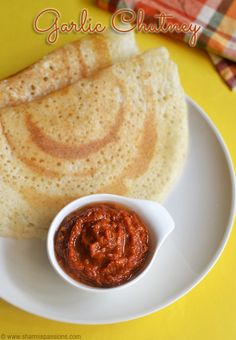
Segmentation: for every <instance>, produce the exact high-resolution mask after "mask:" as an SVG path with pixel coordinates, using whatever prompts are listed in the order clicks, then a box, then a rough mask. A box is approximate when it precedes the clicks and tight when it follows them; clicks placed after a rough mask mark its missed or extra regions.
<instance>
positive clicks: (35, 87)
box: [0, 30, 138, 108]
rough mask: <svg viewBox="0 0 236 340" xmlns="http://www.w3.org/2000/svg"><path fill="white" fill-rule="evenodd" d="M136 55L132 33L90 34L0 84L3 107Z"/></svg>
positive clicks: (60, 86)
mask: <svg viewBox="0 0 236 340" xmlns="http://www.w3.org/2000/svg"><path fill="white" fill-rule="evenodd" d="M137 52H138V50H137V47H136V43H135V38H134V33H133V32H129V33H126V34H118V33H116V32H114V31H111V30H110V31H108V32H107V33H104V34H97V35H95V34H90V35H89V34H88V35H86V36H85V37H84V38H82V39H80V40H77V41H74V42H71V43H68V44H66V45H65V46H64V47H61V48H59V49H56V50H55V51H53V52H52V53H50V54H48V55H46V56H45V57H44V58H42V59H41V60H39V61H38V62H36V63H35V64H33V65H32V66H30V67H28V68H26V69H25V70H23V71H21V72H19V73H17V74H16V75H13V76H12V77H10V78H8V79H5V80H2V81H0V108H3V107H5V106H11V105H16V104H19V103H23V102H27V101H31V100H33V99H34V98H38V97H41V96H44V95H46V94H48V93H51V92H53V91H55V90H58V89H61V88H63V87H65V86H67V85H70V84H73V83H74V82H76V81H78V80H79V79H82V78H84V77H87V76H89V75H91V74H93V73H94V72H96V71H97V70H100V69H102V68H104V67H107V66H110V65H112V64H113V63H115V62H119V61H122V60H125V59H127V58H129V57H130V56H132V55H134V54H137Z"/></svg>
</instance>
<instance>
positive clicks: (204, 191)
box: [0, 99, 235, 324]
mask: <svg viewBox="0 0 236 340" xmlns="http://www.w3.org/2000/svg"><path fill="white" fill-rule="evenodd" d="M188 105H189V130H190V133H189V135H190V138H189V154H188V158H187V162H186V165H185V168H184V171H183V174H182V176H181V178H180V180H179V181H178V183H177V185H176V186H175V188H174V190H173V191H172V193H171V194H170V195H169V197H168V199H167V201H166V202H165V206H166V207H167V208H168V209H169V211H170V213H171V214H172V216H173V217H174V220H175V222H176V228H175V230H174V232H173V233H172V234H171V236H170V237H169V239H168V240H167V241H166V243H165V244H164V245H163V247H162V248H161V249H160V252H159V254H158V256H157V259H156V261H155V263H154V264H153V266H152V268H151V269H150V271H149V272H148V273H147V275H146V277H144V278H143V279H142V280H140V281H138V283H136V284H135V285H133V286H131V287H130V288H127V289H125V290H121V291H117V292H104V293H99V294H98V293H97V294H96V293H91V292H85V291H80V290H79V289H77V288H75V287H72V286H71V285H69V284H67V283H66V282H64V281H63V280H62V279H61V278H60V277H59V276H58V275H57V274H56V272H54V270H53V269H52V268H51V266H50V264H49V261H48V258H47V255H46V245H45V243H44V242H42V241H37V240H33V241H32V240H24V241H21V240H13V239H4V238H0V278H1V279H0V296H1V297H2V298H3V299H5V300H6V301H8V302H10V303H12V304H13V305H15V306H17V307H19V308H22V309H24V310H26V311H28V312H31V313H33V314H37V315H40V316H43V317H46V318H49V319H53V320H58V321H66V322H72V323H81V324H101V323H113V322H120V321H125V320H130V319H134V318H137V317H140V316H144V315H146V314H149V313H152V312H154V311H157V310H159V309H161V308H163V307H165V306H167V305H169V304H170V303H172V302H173V301H175V300H177V299H178V298H180V297H181V296H183V295H184V294H185V293H186V292H188V291H189V290H190V289H191V288H193V287H194V286H195V285H196V284H197V283H198V282H199V281H200V280H201V279H202V278H203V277H204V276H205V275H206V274H207V272H208V271H209V270H210V269H211V268H212V266H213V265H214V263H215V262H216V260H217V259H218V257H219V255H220V253H221V252H222V250H223V248H224V245H225V244H226V241H227V238H228V236H229V233H230V230H231V226H232V222H233V215H234V208H235V196H234V191H235V190H234V189H235V187H234V172H233V167H232V163H231V160H230V157H229V154H228V151H227V149H226V147H225V145H224V142H223V141H222V139H221V137H220V135H219V133H218V132H217V130H216V128H215V127H214V126H213V124H212V123H211V122H210V120H209V118H208V117H207V116H206V115H205V114H204V113H203V111H202V110H201V109H200V108H199V107H198V106H197V105H196V104H195V103H194V102H193V101H192V100H190V99H188Z"/></svg>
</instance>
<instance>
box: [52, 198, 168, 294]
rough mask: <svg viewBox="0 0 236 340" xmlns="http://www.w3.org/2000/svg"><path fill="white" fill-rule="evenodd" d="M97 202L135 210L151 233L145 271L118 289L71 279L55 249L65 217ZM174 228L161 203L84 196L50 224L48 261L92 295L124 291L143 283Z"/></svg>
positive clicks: (61, 274) (70, 279)
mask: <svg viewBox="0 0 236 340" xmlns="http://www.w3.org/2000/svg"><path fill="white" fill-rule="evenodd" d="M95 202H114V203H118V204H121V205H123V206H125V207H127V208H129V209H131V210H133V211H135V212H136V213H137V214H138V215H139V216H140V218H141V219H142V220H143V221H144V223H145V224H146V226H147V228H148V230H149V234H150V245H149V246H150V249H149V253H148V257H147V259H146V261H145V265H144V267H143V268H142V270H141V271H140V272H139V273H138V274H137V276H135V277H134V278H133V279H131V280H130V281H128V282H126V283H124V284H122V285H120V286H116V287H111V288H100V287H92V286H89V285H86V284H84V283H82V282H78V281H76V280H74V279H73V278H72V277H71V276H69V275H68V274H67V273H66V272H65V271H64V270H63V269H62V267H61V266H60V265H59V263H58V261H57V258H56V255H55V250H54V237H55V233H56V231H57V230H58V228H59V226H60V224H61V222H62V221H63V220H64V218H65V217H66V216H68V215H69V214H70V213H72V212H73V211H75V210H77V209H79V208H82V207H83V206H86V205H88V204H91V203H95ZM173 229H174V221H173V219H172V217H171V216H170V214H169V213H168V211H167V210H166V209H165V208H164V207H163V206H162V205H161V204H159V203H157V202H154V201H149V200H139V199H133V198H127V197H123V196H117V195H110V194H96V195H90V196H84V197H81V198H79V199H76V200H75V201H73V202H71V203H69V204H68V205H66V206H65V207H64V208H63V209H62V210H61V211H59V213H58V214H57V215H56V216H55V218H54V220H53V221H52V223H51V226H50V228H49V231H48V237H47V251H48V257H49V260H50V262H51V264H52V266H53V267H54V269H55V270H56V272H57V273H58V274H59V275H60V276H61V277H62V278H63V279H64V280H65V281H67V282H69V283H70V284H72V285H73V286H75V287H77V288H80V289H84V290H87V291H90V292H104V291H111V290H112V291H114V290H118V289H124V288H126V287H129V286H131V285H133V284H134V283H136V282H137V281H138V280H140V279H141V278H142V277H143V276H144V275H145V274H146V272H147V271H148V269H149V268H150V266H151V265H152V263H153V261H154V258H155V257H156V255H157V253H158V250H159V249H160V247H161V246H162V244H163V242H164V241H165V239H166V238H167V236H168V235H169V234H170V233H171V232H172V231H173Z"/></svg>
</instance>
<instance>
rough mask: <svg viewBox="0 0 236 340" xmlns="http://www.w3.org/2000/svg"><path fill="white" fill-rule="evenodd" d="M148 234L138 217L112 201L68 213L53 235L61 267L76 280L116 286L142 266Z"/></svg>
mask: <svg viewBox="0 0 236 340" xmlns="http://www.w3.org/2000/svg"><path fill="white" fill-rule="evenodd" d="M148 250H149V233H148V230H147V227H146V226H145V224H144V223H143V222H142V220H141V219H140V218H139V216H138V215H137V214H136V213H135V212H133V211H131V210H128V209H127V208H125V207H123V206H121V205H118V204H114V203H95V204H92V205H87V206H84V207H83V208H81V209H78V210H76V211H74V212H73V213H71V214H70V215H69V216H67V217H66V218H65V219H64V221H63V222H62V223H61V225H60V227H59V229H58V231H57V233H56V235H55V253H56V257H57V260H58V262H59V264H60V266H61V267H62V268H63V270H64V271H65V272H66V273H67V274H69V275H70V276H71V277H72V278H74V279H75V280H77V281H79V282H83V283H86V284H88V285H90V286H95V287H115V286H119V285H121V284H123V283H125V282H127V281H129V280H130V279H131V278H133V277H134V276H135V275H136V274H137V273H138V271H140V269H141V268H142V266H143V265H144V262H145V259H146V257H147V254H148Z"/></svg>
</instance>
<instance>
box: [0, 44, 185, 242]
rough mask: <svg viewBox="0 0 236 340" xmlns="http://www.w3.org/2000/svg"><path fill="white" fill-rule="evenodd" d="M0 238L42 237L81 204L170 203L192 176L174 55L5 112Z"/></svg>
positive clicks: (155, 55) (0, 132)
mask: <svg viewBox="0 0 236 340" xmlns="http://www.w3.org/2000/svg"><path fill="white" fill-rule="evenodd" d="M0 124H1V125H0V175H1V177H0V178H1V179H0V212H1V220H0V235H1V236H16V237H22V238H23V237H33V236H36V237H41V236H44V235H46V232H47V229H48V227H49V224H50V222H51V220H52V218H53V217H54V215H55V214H56V213H57V212H58V210H59V209H60V208H61V207H63V206H64V205H65V204H67V203H68V202H70V201H71V200H73V199H76V198H78V197H80V196H83V195H88V194H93V193H113V194H120V195H125V196H131V197H137V198H143V199H154V200H158V201H162V200H163V199H164V198H165V196H166V194H167V193H168V192H169V190H170V188H171V186H172V185H173V183H174V181H175V180H176V178H177V177H178V175H179V173H180V170H181V169H182V166H183V163H184V159H185V155H186V150H187V140H188V138H187V130H188V129H187V109H186V103H185V97H184V92H183V90H182V88H181V86H180V82H179V77H178V71H177V67H176V65H175V64H174V63H173V62H172V61H171V60H170V58H169V55H168V52H167V50H166V49H164V48H160V49H153V50H150V51H148V52H146V53H144V54H142V55H139V56H135V57H132V58H130V59H129V60H127V61H125V62H122V63H118V64H115V65H113V66H111V67H109V68H106V69H104V70H102V71H100V72H98V73H97V74H96V75H93V76H92V77H90V78H85V79H83V80H81V81H78V82H77V83H75V84H73V85H71V86H68V87H66V88H64V89H62V90H59V91H56V92H54V93H51V94H49V95H48V96H46V97H43V98H41V99H37V100H35V101H32V102H29V103H25V104H22V105H19V106H15V107H8V108H5V109H3V110H1V111H0Z"/></svg>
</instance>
